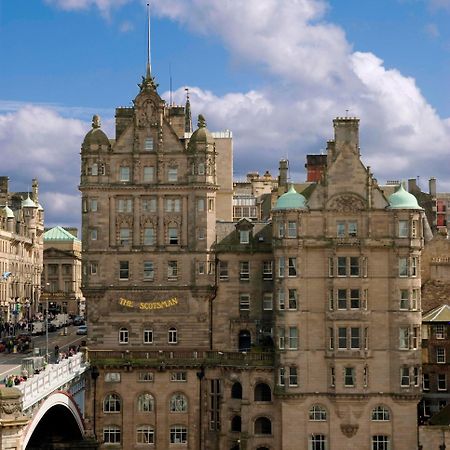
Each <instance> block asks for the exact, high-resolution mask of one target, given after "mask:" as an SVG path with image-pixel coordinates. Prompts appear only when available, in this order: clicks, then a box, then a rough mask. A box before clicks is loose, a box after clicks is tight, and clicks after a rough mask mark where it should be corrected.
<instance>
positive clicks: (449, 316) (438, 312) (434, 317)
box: [422, 305, 450, 322]
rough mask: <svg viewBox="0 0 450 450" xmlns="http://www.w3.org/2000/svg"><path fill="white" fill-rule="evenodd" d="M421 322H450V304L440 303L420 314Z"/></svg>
mask: <svg viewBox="0 0 450 450" xmlns="http://www.w3.org/2000/svg"><path fill="white" fill-rule="evenodd" d="M422 322H450V306H449V305H441V306H438V307H437V308H434V309H432V310H431V311H428V312H427V313H425V314H424V315H423V316H422Z"/></svg>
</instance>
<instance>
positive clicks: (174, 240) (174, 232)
mask: <svg viewBox="0 0 450 450" xmlns="http://www.w3.org/2000/svg"><path fill="white" fill-rule="evenodd" d="M167 234H168V237H169V244H170V245H177V244H178V228H177V226H174V225H169V228H168V230H167Z"/></svg>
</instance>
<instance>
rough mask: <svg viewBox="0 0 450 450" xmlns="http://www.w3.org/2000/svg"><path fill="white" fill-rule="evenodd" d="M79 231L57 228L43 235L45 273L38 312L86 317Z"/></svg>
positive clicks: (43, 274)
mask: <svg viewBox="0 0 450 450" xmlns="http://www.w3.org/2000/svg"><path fill="white" fill-rule="evenodd" d="M69 230H70V231H69ZM76 233H77V230H76V229H65V228H63V227H60V226H57V227H54V228H51V229H49V230H46V231H45V233H44V271H43V273H42V287H43V289H42V295H41V298H40V304H39V310H40V311H43V310H44V309H45V308H46V302H47V301H48V306H49V311H50V312H52V313H60V312H62V313H69V314H74V315H78V314H84V309H85V302H84V297H83V293H82V292H81V241H80V240H79V239H78V238H77V236H76Z"/></svg>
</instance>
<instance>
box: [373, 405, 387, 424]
mask: <svg viewBox="0 0 450 450" xmlns="http://www.w3.org/2000/svg"><path fill="white" fill-rule="evenodd" d="M372 420H375V421H380V422H384V421H388V420H391V412H390V411H389V409H388V408H387V407H386V406H383V405H378V406H376V407H375V408H373V409H372Z"/></svg>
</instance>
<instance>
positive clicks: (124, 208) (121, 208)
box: [117, 198, 133, 213]
mask: <svg viewBox="0 0 450 450" xmlns="http://www.w3.org/2000/svg"><path fill="white" fill-rule="evenodd" d="M132 208H133V201H132V200H131V198H120V199H118V200H117V212H125V213H130V212H131V211H132Z"/></svg>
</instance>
